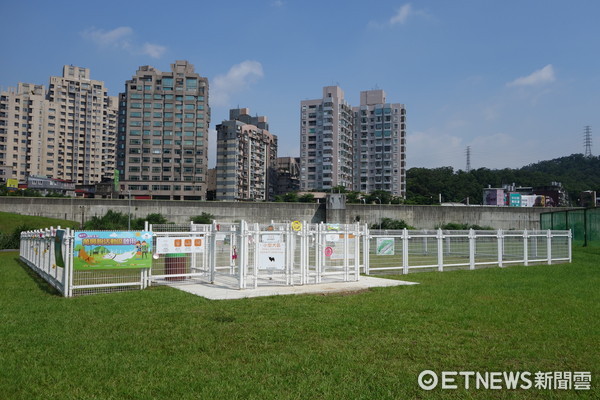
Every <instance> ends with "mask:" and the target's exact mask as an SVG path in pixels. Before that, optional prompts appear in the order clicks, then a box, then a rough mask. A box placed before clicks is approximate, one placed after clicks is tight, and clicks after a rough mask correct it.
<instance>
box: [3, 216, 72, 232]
mask: <svg viewBox="0 0 600 400" xmlns="http://www.w3.org/2000/svg"><path fill="white" fill-rule="evenodd" d="M20 225H27V226H30V227H32V228H34V229H39V228H48V227H50V226H54V227H57V226H59V225H60V226H61V227H62V228H67V227H68V228H79V223H78V222H75V221H67V220H64V219H56V218H46V217H37V216H31V215H20V214H13V213H7V212H1V211H0V232H4V233H10V232H12V231H13V230H14V229H15V228H16V227H18V226H20Z"/></svg>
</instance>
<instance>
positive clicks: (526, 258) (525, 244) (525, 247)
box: [523, 229, 529, 266]
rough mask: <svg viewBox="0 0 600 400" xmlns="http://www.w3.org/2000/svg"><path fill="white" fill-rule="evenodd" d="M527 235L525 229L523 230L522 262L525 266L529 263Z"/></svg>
mask: <svg viewBox="0 0 600 400" xmlns="http://www.w3.org/2000/svg"><path fill="white" fill-rule="evenodd" d="M528 239H529V235H528V234H527V229H525V230H524V231H523V264H524V265H525V266H528V265H529V240H528Z"/></svg>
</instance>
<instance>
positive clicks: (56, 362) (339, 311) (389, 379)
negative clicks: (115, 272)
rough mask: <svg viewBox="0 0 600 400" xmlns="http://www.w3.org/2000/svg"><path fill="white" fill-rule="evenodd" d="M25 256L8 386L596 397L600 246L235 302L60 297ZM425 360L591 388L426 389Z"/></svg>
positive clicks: (12, 295)
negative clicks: (553, 260) (376, 284)
mask: <svg viewBox="0 0 600 400" xmlns="http://www.w3.org/2000/svg"><path fill="white" fill-rule="evenodd" d="M17 257H18V255H17V253H15V252H8V253H0V398H2V399H430V398H434V399H435V398H442V399H470V398H473V399H488V398H493V399H548V398H550V399H552V398H557V399H558V398H560V399H562V398H573V399H584V398H589V399H594V398H600V384H599V383H598V382H599V381H600V270H599V268H600V263H599V261H600V250H598V249H576V250H575V251H574V262H573V263H572V264H561V265H551V266H548V265H539V266H529V267H523V266H513V267H508V268H504V269H500V268H488V269H482V270H475V271H453V272H443V273H438V272H428V273H415V274H410V275H407V276H392V278H397V279H403V280H411V281H416V282H420V285H417V286H403V287H402V286H401V287H394V288H377V289H372V290H369V291H364V292H360V293H353V294H350V293H347V294H343V295H342V294H338V295H328V296H323V295H303V296H275V297H267V298H253V299H243V300H231V301H210V300H206V299H203V298H201V297H196V296H193V295H190V294H187V293H184V292H181V291H178V290H176V289H172V288H168V287H155V288H150V289H148V290H144V291H132V292H124V293H114V294H103V295H92V296H83V297H78V298H71V299H65V298H62V297H59V296H58V295H56V294H55V292H54V291H53V290H52V289H50V288H49V287H48V286H47V285H46V284H45V283H44V282H43V281H41V280H40V279H39V278H37V276H36V275H35V274H33V273H32V272H30V271H29V269H28V268H27V267H25V266H22V265H21V264H20V263H18V262H17V260H16V259H17ZM386 277H387V278H390V276H389V275H388V276H386ZM426 369H430V370H433V371H436V372H438V373H440V372H441V371H479V372H482V373H483V372H486V371H490V372H494V371H507V372H508V371H514V372H516V371H530V372H532V373H535V372H537V371H543V372H554V371H590V372H591V374H592V390H590V391H575V390H568V391H565V390H552V391H549V390H538V389H533V388H532V389H529V390H474V389H470V390H465V389H458V390H441V389H439V388H437V389H434V390H433V391H429V392H428V391H424V390H422V389H421V388H420V387H419V386H418V384H417V377H418V375H419V373H420V372H421V371H423V370H426Z"/></svg>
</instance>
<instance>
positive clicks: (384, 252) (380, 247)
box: [375, 238, 395, 256]
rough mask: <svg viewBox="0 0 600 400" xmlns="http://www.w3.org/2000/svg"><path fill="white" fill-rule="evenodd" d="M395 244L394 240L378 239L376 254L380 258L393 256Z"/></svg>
mask: <svg viewBox="0 0 600 400" xmlns="http://www.w3.org/2000/svg"><path fill="white" fill-rule="evenodd" d="M394 244H395V241H394V238H377V250H376V252H375V254H377V255H378V256H393V255H394Z"/></svg>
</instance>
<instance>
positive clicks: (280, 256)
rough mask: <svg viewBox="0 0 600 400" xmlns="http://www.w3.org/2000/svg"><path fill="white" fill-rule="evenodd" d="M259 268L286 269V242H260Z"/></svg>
mask: <svg viewBox="0 0 600 400" xmlns="http://www.w3.org/2000/svg"><path fill="white" fill-rule="evenodd" d="M258 269H279V270H282V269H285V243H282V242H276V243H265V242H261V243H258Z"/></svg>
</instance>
